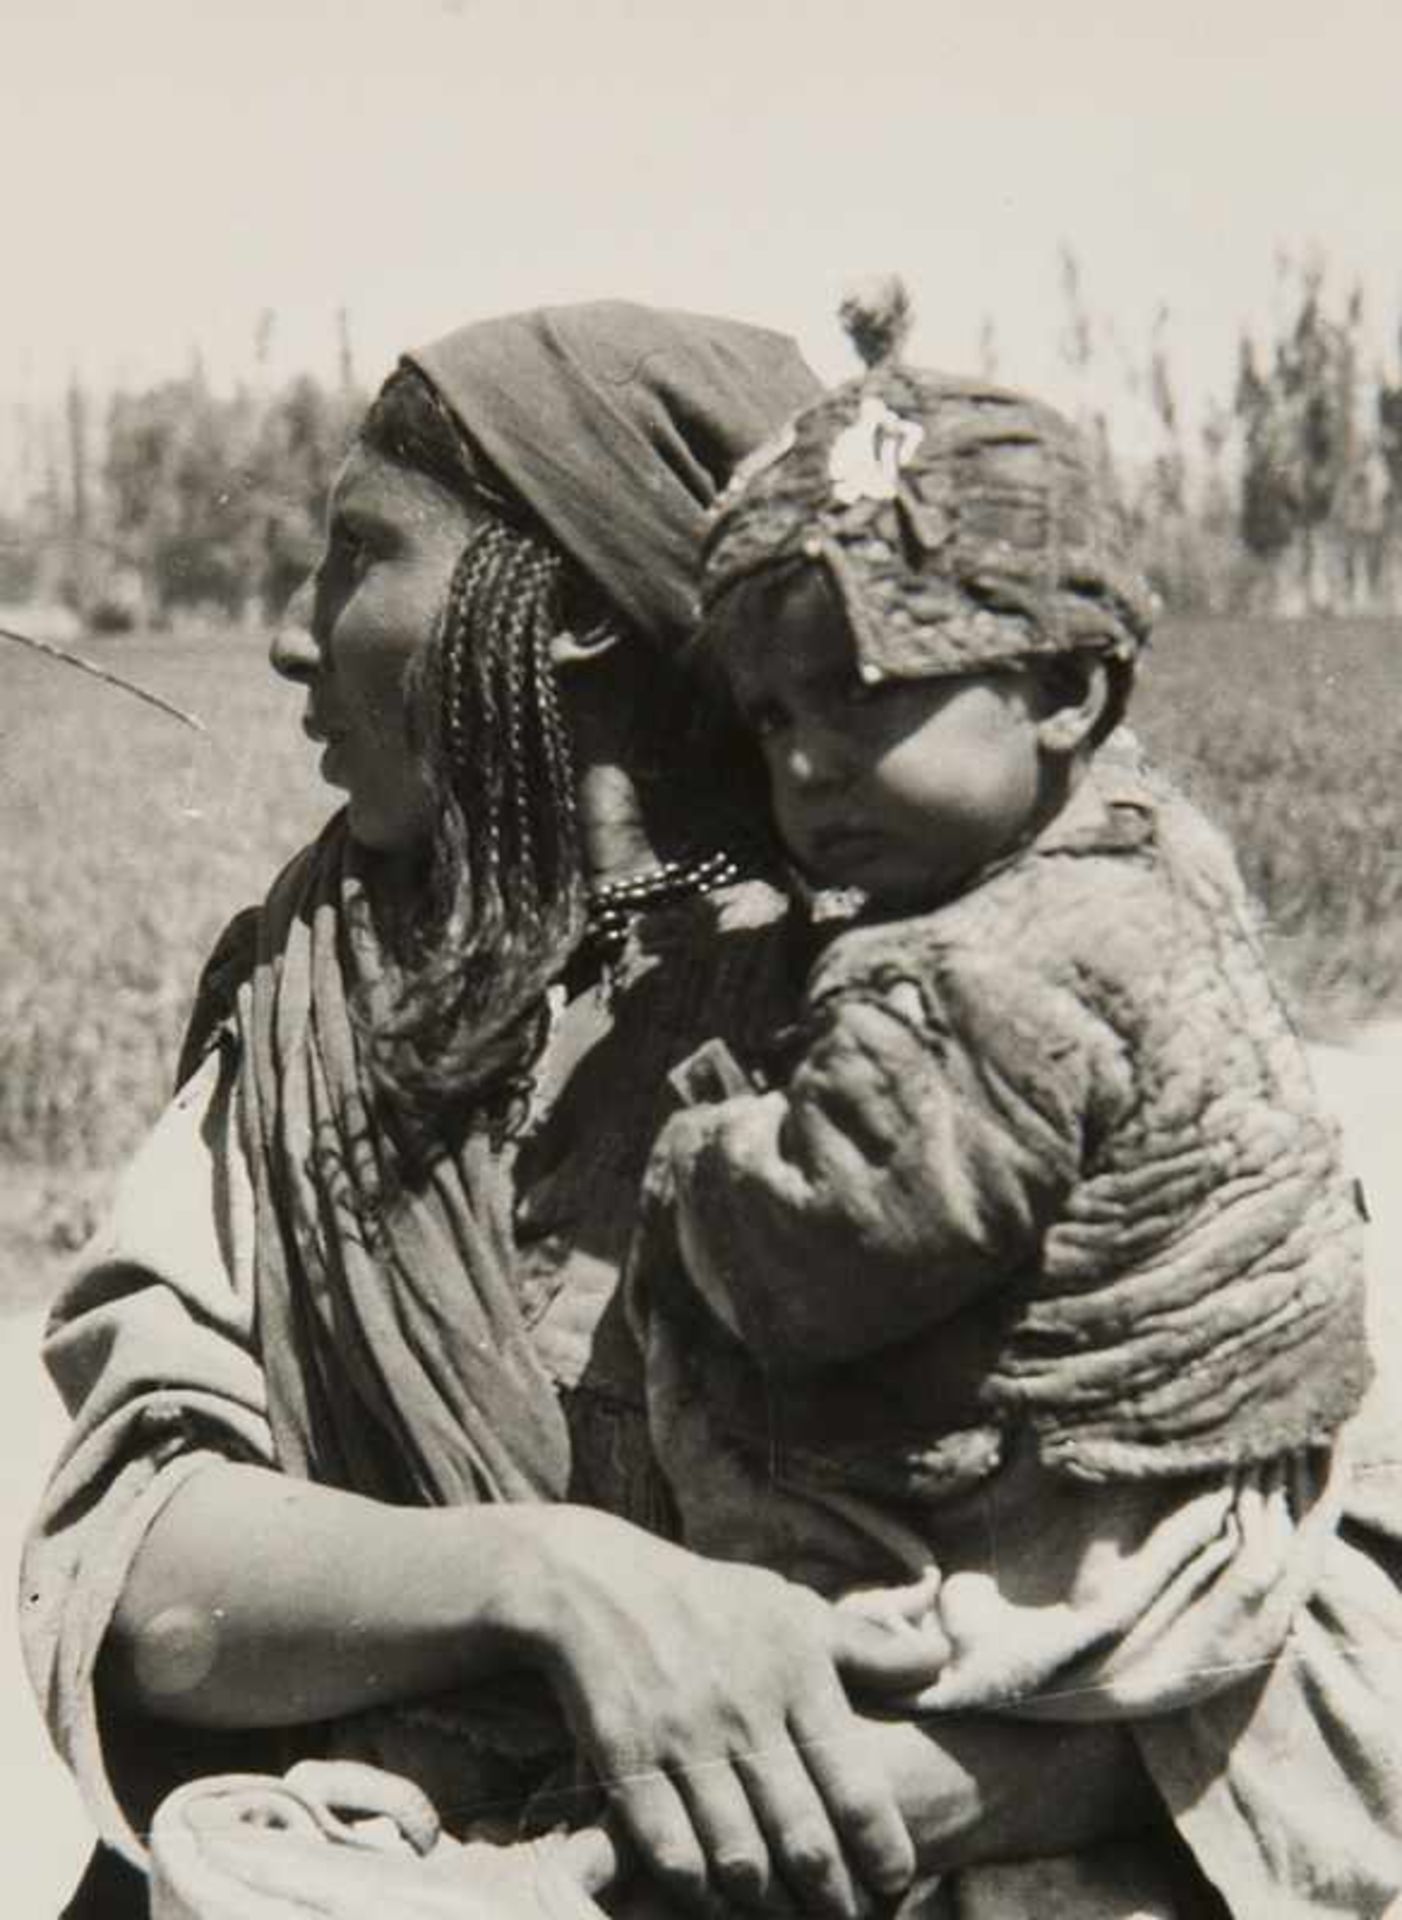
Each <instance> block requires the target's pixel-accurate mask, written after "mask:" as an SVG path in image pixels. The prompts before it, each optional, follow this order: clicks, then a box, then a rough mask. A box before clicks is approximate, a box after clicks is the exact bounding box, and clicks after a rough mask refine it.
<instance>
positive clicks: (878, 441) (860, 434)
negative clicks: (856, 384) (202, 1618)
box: [828, 394, 925, 507]
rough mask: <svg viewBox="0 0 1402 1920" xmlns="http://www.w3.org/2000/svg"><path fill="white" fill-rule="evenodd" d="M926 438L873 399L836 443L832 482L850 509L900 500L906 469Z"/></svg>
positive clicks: (918, 428)
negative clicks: (860, 502) (867, 502)
mask: <svg viewBox="0 0 1402 1920" xmlns="http://www.w3.org/2000/svg"><path fill="white" fill-rule="evenodd" d="M924 438H925V429H924V428H923V427H922V426H921V425H920V423H919V421H917V420H903V419H902V418H901V416H900V415H899V414H898V413H896V412H894V411H893V410H892V408H890V407H888V406H887V404H886V402H885V401H884V400H878V399H877V398H876V396H875V395H874V394H867V395H865V397H864V398H863V400H862V403H861V405H860V406H859V407H858V409H857V417H856V419H855V420H854V421H853V422H852V424H851V426H850V427H847V428H846V429H845V430H844V431H843V432H842V433H840V434H838V436H837V438H836V439H835V440H834V441H833V443H832V451H831V452H830V453H829V454H828V478H829V479H830V480H831V482H832V492H833V498H834V499H835V500H837V501H839V502H840V503H841V504H842V505H843V506H844V507H850V506H854V505H855V504H856V502H857V501H858V500H894V499H895V497H896V490H897V487H898V486H899V484H900V476H901V469H902V468H903V467H908V466H909V465H910V462H911V460H912V459H913V458H914V455H915V450H916V448H917V447H918V446H919V445H920V442H921V441H922V440H923V439H924Z"/></svg>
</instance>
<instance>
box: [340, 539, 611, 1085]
mask: <svg viewBox="0 0 1402 1920" xmlns="http://www.w3.org/2000/svg"><path fill="white" fill-rule="evenodd" d="M562 583H563V563H562V561H561V558H560V556H559V555H558V554H557V553H556V552H555V551H554V550H553V549H552V548H551V547H549V546H547V545H546V543H545V542H544V541H543V540H542V539H540V538H539V537H537V536H536V535H535V534H533V533H531V532H528V531H526V530H524V529H521V528H518V527H515V526H512V525H510V524H508V523H507V522H505V521H501V520H496V519H493V520H492V521H490V522H488V523H487V524H486V525H485V526H482V527H480V528H479V529H478V530H477V531H476V532H475V534H474V537H473V538H472V540H471V541H470V542H469V544H468V546H467V547H466V549H465V550H464V552H463V554H462V556H461V558H460V559H459V562H458V565H457V567H456V569H455V570H454V575H453V579H452V581H451V583H450V587H449V591H448V595H447V600H446V603H445V607H444V612H443V617H442V621H441V624H440V627H439V631H438V636H437V639H436V641H435V647H434V658H433V660H432V661H431V662H430V663H429V666H428V672H427V674H426V680H425V685H426V687H427V688H428V689H430V691H429V692H428V694H427V698H428V699H429V701H430V703H431V704H432V706H433V707H434V709H435V713H434V717H433V719H432V723H431V725H430V728H429V734H430V742H429V750H430V757H431V759H432V761H433V762H434V764H435V765H436V767H437V770H438V780H439V785H440V787H441V790H442V797H443V805H442V807H441V809H440V818H439V822H438V827H437V831H436V834H435V842H434V848H433V853H432V859H433V872H432V874H431V877H430V886H429V895H430V898H431V899H432V900H433V902H434V910H433V912H432V914H431V916H429V917H428V918H427V920H426V921H425V922H424V923H422V924H421V925H420V926H419V927H418V928H416V929H414V931H413V935H412V951H411V952H410V953H409V954H408V955H407V956H406V957H407V960H408V965H407V967H406V968H404V969H403V970H402V972H401V991H400V994H399V996H398V1000H397V1004H396V1005H395V1007H394V1008H393V1009H392V1010H391V1011H390V1012H389V1013H388V1014H387V1015H386V1014H385V1013H384V1012H383V1011H381V1012H380V1013H379V1014H378V1016H377V1017H376V1018H374V1019H373V1021H371V1022H370V1023H369V1024H370V1026H371V1028H372V1047H373V1057H374V1060H375V1063H376V1072H377V1076H378V1077H379V1079H380V1080H381V1083H382V1084H383V1085H385V1086H386V1087H387V1088H388V1089H389V1090H390V1091H392V1092H394V1093H395V1094H396V1096H397V1098H398V1103H399V1105H400V1107H401V1109H402V1110H403V1111H404V1113H405V1115H406V1118H408V1119H409V1120H410V1121H411V1122H412V1121H413V1119H414V1118H415V1115H416V1114H417V1115H420V1116H422V1117H424V1118H425V1119H431V1117H432V1115H433V1114H434V1112H435V1111H437V1110H439V1109H441V1106H442V1103H443V1101H444V1099H454V1098H463V1097H465V1096H469V1095H478V1096H480V1095H482V1094H483V1093H485V1092H486V1091H487V1089H488V1087H489V1086H491V1085H496V1086H509V1085H510V1084H511V1083H512V1082H513V1081H514V1080H516V1079H519V1076H520V1074H521V1073H522V1072H523V1071H524V1070H526V1069H527V1068H528V1066H529V1060H530V1055H531V1050H532V1045H533V1041H534V1036H535V1032H536V1027H537V1024H538V1023H537V1022H536V1021H535V1020H534V1019H533V1018H531V1017H530V1016H532V1015H533V1013H534V1012H535V1010H536V1009H537V1008H538V1005H539V997H540V994H541V993H542V991H543V989H544V987H545V985H546V984H547V982H548V981H549V980H550V979H551V978H552V977H553V976H554V974H555V973H557V972H558V970H559V968H560V967H561V965H563V962H564V960H565V959H566V958H567V957H568V955H569V953H570V952H571V951H572V950H573V948H574V946H575V944H576V943H577V941H578V939H579V937H580V935H581V934H582V932H583V928H584V878H583V867H582V855H581V850H580V835H579V816H578V808H577V805H576V800H575V791H574V787H575V778H574V766H573V756H572V753H571V750H570V740H569V733H568V729H567V727H566V725H565V722H564V716H563V712H562V709H561V705H560V701H559V697H558V690H557V688H556V686H555V680H554V668H553V666H552V664H551V660H550V645H551V640H552V638H553V635H554V634H555V632H556V631H557V629H558V627H559V625H560V624H561V615H560V603H561V595H562Z"/></svg>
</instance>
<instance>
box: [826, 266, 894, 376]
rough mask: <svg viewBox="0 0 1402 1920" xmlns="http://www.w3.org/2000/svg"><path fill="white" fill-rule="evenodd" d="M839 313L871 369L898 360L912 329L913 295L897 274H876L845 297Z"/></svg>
mask: <svg viewBox="0 0 1402 1920" xmlns="http://www.w3.org/2000/svg"><path fill="white" fill-rule="evenodd" d="M837 316H838V318H839V320H841V322H842V324H843V327H844V328H845V329H846V332H847V338H848V339H849V340H850V341H851V342H852V345H853V346H854V347H855V348H856V349H857V352H858V353H859V354H860V355H861V358H862V361H863V364H864V365H865V366H867V367H868V368H872V369H875V368H876V367H880V366H885V365H886V364H887V363H888V362H889V361H892V360H896V359H899V357H900V351H901V348H902V347H903V346H904V345H905V340H906V335H907V334H908V333H909V332H910V323H911V318H912V315H911V306H910V294H909V292H908V291H907V288H906V284H905V281H904V280H902V279H901V277H900V275H899V274H898V273H883V274H876V275H874V276H873V277H872V278H871V279H869V280H862V281H859V282H858V283H857V285H856V286H854V287H851V288H849V290H848V291H847V292H846V293H845V294H844V295H843V296H842V304H841V305H840V306H839V307H838V309H837Z"/></svg>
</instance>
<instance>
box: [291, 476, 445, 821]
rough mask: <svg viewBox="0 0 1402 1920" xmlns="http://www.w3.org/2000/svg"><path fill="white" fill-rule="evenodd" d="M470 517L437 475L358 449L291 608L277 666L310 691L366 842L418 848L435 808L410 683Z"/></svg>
mask: <svg viewBox="0 0 1402 1920" xmlns="http://www.w3.org/2000/svg"><path fill="white" fill-rule="evenodd" d="M472 526H473V519H472V517H471V515H470V513H469V510H468V509H467V508H466V507H464V506H463V505H462V504H461V503H460V502H459V501H457V500H455V499H453V497H452V496H451V495H450V494H448V493H446V492H445V491H444V490H443V488H441V487H439V486H438V485H437V484H436V483H435V482H434V481H432V480H430V479H428V478H427V476H426V475H423V474H419V473H414V472H411V471H409V470H408V469H407V468H403V467H398V466H395V465H394V464H393V462H391V461H389V460H386V459H385V458H384V457H383V456H382V455H381V454H378V453H374V452H371V451H370V450H368V449H367V448H365V447H356V448H355V449H354V451H353V452H352V453H351V454H350V456H349V458H348V459H347V461H346V463H345V465H344V466H343V467H342V469H341V472H340V474H339V476H338V478H337V480H336V484H335V487H334V489H333V490H332V495H331V502H330V507H329V509H328V514H327V529H326V549H325V552H324V553H323V554H322V557H321V563H320V565H319V566H318V567H317V570H316V572H315V573H314V574H313V576H312V578H311V580H310V581H309V582H308V583H307V586H306V587H305V588H304V589H303V591H302V592H301V593H299V594H298V595H297V597H296V599H295V600H294V601H293V603H292V605H291V607H290V608H289V609H288V616H287V623H286V625H285V627H284V629H283V631H282V632H280V633H279V634H278V636H277V637H276V639H275V640H274V642H273V648H272V662H273V666H274V667H275V669H276V670H277V671H278V672H279V673H281V674H283V675H284V676H285V677H286V678H287V679H289V680H295V681H297V682H298V683H299V684H300V685H301V686H303V687H305V689H306V694H307V707H306V713H305V715H304V716H303V721H302V724H303V727H304V729H305V731H306V733H307V735H308V737H309V738H310V739H312V740H316V741H321V742H324V743H325V752H324V753H323V754H322V757H321V775H322V778H323V779H324V780H326V781H328V782H329V783H330V784H331V785H332V786H334V787H342V788H344V789H345V792H346V795H347V816H348V820H349V824H350V830H351V833H352V835H353V836H354V838H355V839H356V840H358V841H359V842H360V843H361V845H363V846H367V847H374V848H376V849H378V850H380V851H383V852H389V853H398V852H406V851H409V850H411V849H412V848H413V847H414V846H416V845H418V844H419V843H420V842H421V841H422V840H423V839H424V838H425V837H426V836H427V834H428V831H429V828H430V826H431V824H432V818H433V802H432V798H431V792H430V788H429V785H428V781H427V777H426V773H425V769H424V764H423V760H422V756H421V755H420V754H419V753H418V752H417V751H416V750H415V748H414V746H413V744H412V742H411V738H410V733H409V725H408V706H407V702H406V697H405V676H406V674H407V673H408V670H409V667H410V664H411V662H412V661H413V660H414V658H415V656H416V655H417V654H418V652H419V650H420V649H421V648H422V647H423V646H424V645H425V644H426V643H427V642H428V640H429V638H430V636H431V634H432V633H433V631H434V629H435V627H436V625H437V622H438V620H439V618H440V616H441V614H442V610H443V606H444V602H445V600H446V598H447V594H448V587H449V584H450V582H451V580H452V577H453V571H454V568H455V567H456V565H457V562H458V559H459V557H460V556H461V554H462V550H463V548H464V546H465V545H466V543H467V540H468V538H469V536H470V534H471V531H472Z"/></svg>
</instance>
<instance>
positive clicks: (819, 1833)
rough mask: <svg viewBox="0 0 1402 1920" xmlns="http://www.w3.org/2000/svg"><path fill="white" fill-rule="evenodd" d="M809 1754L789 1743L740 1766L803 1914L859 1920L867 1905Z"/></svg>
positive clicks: (780, 1868) (755, 1755)
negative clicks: (809, 1764) (811, 1765)
mask: <svg viewBox="0 0 1402 1920" xmlns="http://www.w3.org/2000/svg"><path fill="white" fill-rule="evenodd" d="M806 1762H807V1755H806V1754H805V1755H800V1753H799V1752H798V1750H797V1749H796V1748H795V1747H794V1745H793V1743H792V1742H791V1741H789V1740H788V1739H785V1740H783V1741H782V1742H779V1743H776V1744H775V1745H774V1746H772V1747H767V1748H765V1749H764V1750H762V1751H757V1752H755V1753H751V1754H745V1755H743V1756H741V1757H740V1758H738V1759H737V1760H736V1762H735V1770H736V1772H737V1773H738V1774H739V1775H740V1777H741V1778H742V1779H743V1780H744V1782H745V1785H746V1787H747V1788H748V1790H749V1796H750V1799H751V1801H752V1803H753V1805H754V1809H755V1812H756V1814H757V1815H758V1817H759V1821H760V1824H761V1825H762V1827H763V1829H764V1832H765V1835H766V1837H767V1839H768V1841H769V1847H770V1850H771V1852H772V1854H773V1857H774V1862H775V1865H776V1867H777V1869H778V1872H779V1874H780V1876H781V1877H782V1880H783V1882H784V1884H785V1886H786V1887H787V1888H788V1890H789V1892H790V1893H791V1894H792V1896H793V1898H794V1901H795V1903H796V1905H797V1907H798V1909H799V1911H800V1912H801V1913H804V1914H823V1915H831V1916H834V1920H857V1917H858V1916H859V1915H861V1914H862V1913H863V1912H864V1911H865V1910H866V1903H865V1902H864V1900H863V1899H862V1896H861V1894H860V1893H859V1891H858V1888H857V1883H856V1881H855V1880H854V1879H853V1876H852V1873H851V1871H850V1870H849V1868H848V1865H847V1861H846V1860H845V1858H844V1857H843V1846H844V1843H843V1840H842V1839H841V1838H840V1837H839V1835H838V1834H837V1832H836V1831H835V1829H834V1826H833V1821H832V1818H831V1815H830V1810H829V1809H828V1807H827V1806H826V1805H825V1804H824V1801H823V1798H822V1796H821V1794H820V1793H819V1790H818V1787H817V1784H816V1782H815V1779H814V1776H813V1775H812V1773H811V1772H810V1771H809V1768H808V1765H807V1764H806Z"/></svg>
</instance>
